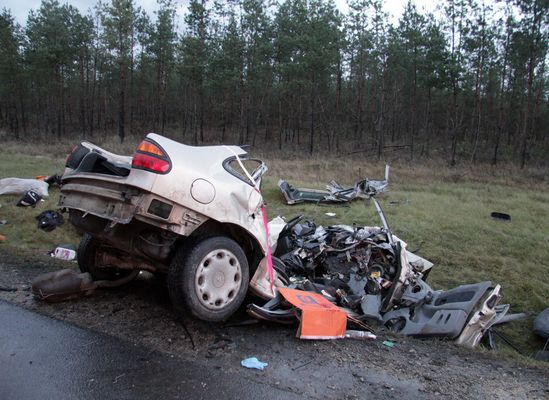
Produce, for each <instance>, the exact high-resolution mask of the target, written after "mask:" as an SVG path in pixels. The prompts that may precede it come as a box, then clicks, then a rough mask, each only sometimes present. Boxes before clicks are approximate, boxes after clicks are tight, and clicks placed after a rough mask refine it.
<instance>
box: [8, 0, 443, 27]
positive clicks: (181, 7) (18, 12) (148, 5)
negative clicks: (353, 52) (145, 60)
mask: <svg viewBox="0 0 549 400" xmlns="http://www.w3.org/2000/svg"><path fill="white" fill-rule="evenodd" d="M334 1H335V3H336V4H337V5H338V7H339V9H340V10H341V11H343V12H345V11H346V10H347V6H346V1H345V0H334ZM407 1H408V0H386V1H385V10H386V11H387V12H388V13H389V14H390V15H392V16H393V18H394V19H393V21H396V20H397V19H398V17H400V15H401V14H402V10H403V8H404V5H405V4H406V3H407ZM59 2H60V3H62V4H63V3H65V2H64V1H63V0H60V1H59ZM40 3H41V0H0V8H4V7H5V8H7V9H9V10H11V14H12V15H13V16H14V17H15V20H16V21H17V22H18V23H19V24H21V25H24V24H25V22H26V20H27V16H28V14H29V11H30V10H31V9H34V10H37V9H38V8H40ZM66 3H69V4H71V5H73V6H75V7H77V8H78V9H79V10H80V12H81V13H83V14H86V13H87V12H88V10H89V9H90V8H91V7H93V6H94V5H95V4H96V3H97V0H72V1H67V2H66ZM135 3H136V4H138V5H139V6H140V7H141V8H143V9H144V10H145V11H147V14H149V16H150V17H154V14H153V12H154V11H155V10H156V9H157V3H156V0H136V1H135ZM188 3H189V2H188V0H179V1H176V4H178V15H179V17H180V18H182V17H183V15H184V14H185V12H186V10H187V7H186V5H187V4H188ZM415 3H416V5H417V7H418V10H419V11H423V10H425V11H434V9H435V6H436V3H437V2H435V1H432V0H415ZM180 24H182V22H180Z"/></svg>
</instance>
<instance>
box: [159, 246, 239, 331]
mask: <svg viewBox="0 0 549 400" xmlns="http://www.w3.org/2000/svg"><path fill="white" fill-rule="evenodd" d="M248 283H249V267H248V260H247V259H246V255H245V254H244V251H243V250H242V248H241V247H240V246H239V245H238V244H237V243H236V242H235V241H234V240H232V239H230V238H228V237H225V236H211V237H199V238H196V239H187V241H186V242H185V243H184V244H183V245H182V246H180V247H179V249H178V250H177V251H176V254H175V256H174V258H173V259H172V263H171V265H170V270H169V272H168V291H169V294H170V298H171V300H172V303H173V305H174V307H175V308H176V310H178V311H180V312H184V310H185V308H186V309H187V310H189V311H190V312H191V313H192V314H193V315H194V316H196V317H198V318H199V319H201V320H204V321H210V322H218V321H223V320H226V319H227V318H229V317H230V316H231V315H232V314H233V313H234V312H235V311H236V310H237V309H238V308H239V307H240V305H241V304H242V302H243V301H244V298H245V296H246V292H247V291H248Z"/></svg>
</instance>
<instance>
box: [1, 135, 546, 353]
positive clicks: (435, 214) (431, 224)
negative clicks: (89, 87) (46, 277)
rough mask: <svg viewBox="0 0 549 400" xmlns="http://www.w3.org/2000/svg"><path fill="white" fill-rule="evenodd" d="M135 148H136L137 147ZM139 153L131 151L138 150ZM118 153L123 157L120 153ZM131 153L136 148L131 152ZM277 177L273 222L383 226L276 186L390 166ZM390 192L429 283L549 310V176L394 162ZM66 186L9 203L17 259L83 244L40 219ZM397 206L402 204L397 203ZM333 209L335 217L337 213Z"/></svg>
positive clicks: (45, 170)
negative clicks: (489, 292)
mask: <svg viewBox="0 0 549 400" xmlns="http://www.w3.org/2000/svg"><path fill="white" fill-rule="evenodd" d="M130 146H131V145H130ZM130 148H131V147H130ZM70 149H71V145H62V146H43V147H42V148H41V151H39V152H38V151H34V152H29V151H25V150H24V149H23V148H21V147H20V146H19V147H18V146H17V144H13V143H12V144H8V145H6V146H4V150H3V151H2V153H3V154H2V157H1V158H0V178H4V177H20V178H30V177H34V176H36V175H48V174H54V173H61V172H62V171H63V165H64V160H65V157H66V153H67V152H68V151H70ZM117 151H121V148H118V149H117ZM124 151H125V152H126V153H127V154H131V150H128V148H124ZM265 159H266V160H267V163H268V165H269V167H270V171H269V173H268V175H267V178H266V180H265V181H264V184H263V194H264V197H265V200H266V202H267V210H268V214H269V218H272V217H275V216H276V215H282V216H285V217H287V218H291V217H292V216H294V215H296V214H298V213H303V214H305V216H306V217H307V218H308V219H313V220H314V221H315V222H316V223H317V224H318V225H330V224H336V223H345V224H353V223H356V224H357V225H380V224H381V223H380V221H379V218H378V216H377V213H376V212H375V209H374V207H373V204H371V202H369V201H356V202H354V203H352V204H351V205H350V206H331V205H330V206H317V205H296V206H288V205H286V204H285V203H284V202H283V198H282V195H281V193H280V191H279V189H278V187H277V181H278V179H279V178H284V179H286V180H287V181H288V182H290V184H292V185H294V186H302V187H311V188H323V187H324V186H325V184H326V183H327V182H329V181H330V180H332V179H335V180H337V181H338V182H339V183H341V184H344V185H350V184H352V183H353V182H354V181H356V180H358V179H361V178H364V177H365V176H367V177H370V178H382V176H383V171H384V165H383V164H382V163H378V164H375V163H370V162H363V160H360V159H359V158H353V159H350V160H348V159H345V158H335V157H334V158H332V159H325V158H308V159H304V160H299V159H296V158H288V159H282V158H279V159H269V158H268V157H265ZM391 166H392V171H391V178H390V182H391V183H390V191H389V192H388V193H387V194H386V195H384V196H382V197H380V200H381V202H382V206H383V208H384V211H385V213H386V216H387V218H388V221H389V223H390V225H391V227H392V229H393V231H394V233H395V234H396V235H397V236H399V237H400V238H401V239H403V240H404V241H406V242H407V243H408V248H409V249H410V250H412V251H414V250H416V249H419V250H418V251H417V253H418V254H419V255H421V256H422V257H425V258H427V259H428V260H430V261H432V262H434V263H435V267H434V269H433V271H432V273H431V275H430V277H429V283H430V284H431V286H432V287H433V288H435V289H448V288H451V287H453V286H457V285H460V284H466V283H475V282H479V281H483V280H491V281H492V282H494V283H499V284H501V285H502V287H503V302H505V303H510V304H511V311H512V312H527V313H531V314H535V313H538V312H540V311H542V310H543V309H544V308H545V307H548V306H549V261H548V260H549V245H548V243H549V185H548V180H549V178H548V174H547V171H538V170H535V169H531V170H519V169H516V168H513V167H510V166H507V167H498V168H489V167H484V166H483V167H474V166H470V167H458V168H453V169H450V168H446V167H444V166H442V165H436V164H433V165H423V166H417V165H414V166H411V165H409V164H406V163H399V162H398V161H393V162H392V164H391ZM57 195H58V190H57V189H55V188H53V189H52V190H51V191H50V197H49V198H48V199H47V200H46V201H45V202H43V203H41V204H40V205H38V206H37V208H36V209H31V208H18V207H15V206H14V204H15V202H16V200H17V198H18V197H16V196H2V197H0V204H1V207H0V220H3V219H5V220H7V221H8V224H6V225H0V233H1V234H3V235H5V236H6V241H5V242H4V243H1V244H0V246H3V247H4V250H7V251H10V252H13V253H17V252H21V253H27V252H28V251H31V252H35V253H40V252H43V253H45V252H47V251H48V250H51V249H52V248H54V247H55V246H56V245H58V244H61V243H74V244H77V243H78V241H79V238H78V237H77V235H76V233H75V231H74V230H73V229H72V228H71V226H70V225H69V224H65V225H63V226H62V227H61V228H59V229H56V230H55V231H53V232H51V233H46V232H43V231H41V230H39V229H37V227H36V221H35V219H34V217H35V216H36V215H38V214H39V213H40V212H41V211H43V210H46V209H54V208H55V205H56V202H57ZM390 202H392V203H393V202H396V203H398V204H397V205H391V204H390ZM492 211H499V212H504V213H508V214H510V215H511V217H512V220H511V222H501V221H497V220H493V219H491V218H490V213H491V212H492ZM326 212H334V213H336V216H335V217H328V216H327V215H326ZM531 324H532V319H531V318H530V319H528V320H525V321H521V322H516V323H513V324H510V325H509V326H508V327H506V328H505V329H504V330H503V332H505V333H506V334H508V335H510V337H511V338H512V340H513V341H514V342H515V343H516V344H517V345H518V346H519V347H520V348H521V349H523V350H524V351H525V352H527V353H531V352H533V351H534V350H536V349H539V348H540V347H541V346H542V345H543V343H542V342H541V340H539V339H537V338H535V337H534V335H533V334H532V333H531Z"/></svg>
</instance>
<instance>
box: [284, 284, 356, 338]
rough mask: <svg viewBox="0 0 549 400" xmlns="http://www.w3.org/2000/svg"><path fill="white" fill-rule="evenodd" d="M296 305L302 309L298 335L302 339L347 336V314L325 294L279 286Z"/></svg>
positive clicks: (286, 297)
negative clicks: (325, 296)
mask: <svg viewBox="0 0 549 400" xmlns="http://www.w3.org/2000/svg"><path fill="white" fill-rule="evenodd" d="M279 291H280V293H281V294H282V296H284V298H285V299H286V300H288V302H290V303H291V304H292V305H293V306H294V307H296V308H298V309H299V310H301V323H300V324H299V330H298V332H297V336H299V337H300V338H301V339H336V338H342V337H344V336H345V329H346V328H347V314H345V312H344V311H343V310H341V309H339V308H338V307H337V306H336V305H334V304H332V303H330V302H329V301H328V300H327V299H326V298H324V296H322V295H320V294H317V293H311V292H305V291H303V290H296V289H288V288H279Z"/></svg>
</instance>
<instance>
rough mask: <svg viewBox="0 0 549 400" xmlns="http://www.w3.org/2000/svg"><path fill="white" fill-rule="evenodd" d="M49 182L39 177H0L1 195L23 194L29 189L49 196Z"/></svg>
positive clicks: (42, 195)
mask: <svg viewBox="0 0 549 400" xmlns="http://www.w3.org/2000/svg"><path fill="white" fill-rule="evenodd" d="M48 186H49V185H48V183H47V182H44V181H41V180H38V179H21V178H3V179H0V195H3V194H15V195H22V194H24V193H26V192H28V191H29V190H32V191H33V192H35V193H37V194H38V195H40V196H41V197H48Z"/></svg>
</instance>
